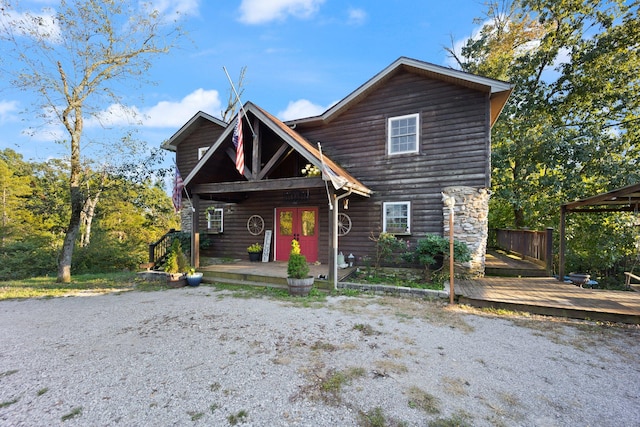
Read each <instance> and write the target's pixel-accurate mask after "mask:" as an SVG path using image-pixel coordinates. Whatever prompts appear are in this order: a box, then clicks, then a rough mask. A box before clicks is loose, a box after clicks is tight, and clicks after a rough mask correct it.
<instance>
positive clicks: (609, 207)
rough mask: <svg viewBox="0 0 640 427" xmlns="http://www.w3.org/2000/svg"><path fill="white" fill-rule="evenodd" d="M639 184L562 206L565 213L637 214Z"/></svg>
mask: <svg viewBox="0 0 640 427" xmlns="http://www.w3.org/2000/svg"><path fill="white" fill-rule="evenodd" d="M639 205H640V183H637V184H633V185H629V186H627V187H623V188H618V189H616V190H612V191H609V192H608V193H602V194H598V195H597V196H592V197H588V198H586V199H582V200H576V201H574V202H569V203H565V204H564V205H562V207H563V209H565V210H566V211H567V212H637V211H638V210H639V209H638V207H639Z"/></svg>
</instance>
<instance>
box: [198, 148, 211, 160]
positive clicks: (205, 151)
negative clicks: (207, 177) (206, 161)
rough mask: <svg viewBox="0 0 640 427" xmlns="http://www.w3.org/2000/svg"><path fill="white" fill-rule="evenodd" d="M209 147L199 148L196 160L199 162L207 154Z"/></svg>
mask: <svg viewBox="0 0 640 427" xmlns="http://www.w3.org/2000/svg"><path fill="white" fill-rule="evenodd" d="M208 149H209V147H200V148H198V160H200V159H201V158H202V157H204V155H205V154H206V153H207V150H208Z"/></svg>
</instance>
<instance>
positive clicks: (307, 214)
mask: <svg viewBox="0 0 640 427" xmlns="http://www.w3.org/2000/svg"><path fill="white" fill-rule="evenodd" d="M315 234H316V213H315V212H314V211H302V235H303V236H314V235H315Z"/></svg>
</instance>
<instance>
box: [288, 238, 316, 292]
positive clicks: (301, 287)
mask: <svg viewBox="0 0 640 427" xmlns="http://www.w3.org/2000/svg"><path fill="white" fill-rule="evenodd" d="M287 283H288V284H289V293H290V294H291V295H297V296H307V295H309V291H311V288H312V287H313V276H309V264H307V258H306V257H305V256H304V255H302V254H301V253H300V243H298V241H297V240H295V239H293V240H292V241H291V253H290V254H289V261H288V262H287Z"/></svg>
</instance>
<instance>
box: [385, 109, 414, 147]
mask: <svg viewBox="0 0 640 427" xmlns="http://www.w3.org/2000/svg"><path fill="white" fill-rule="evenodd" d="M418 121H419V114H417V113H416V114H410V115H407V116H399V117H391V118H389V123H388V126H387V128H388V132H389V135H388V138H387V147H388V148H387V153H388V154H403V153H417V152H418V141H419V140H420V132H419V131H418V129H419V126H418V124H419V123H418Z"/></svg>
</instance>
